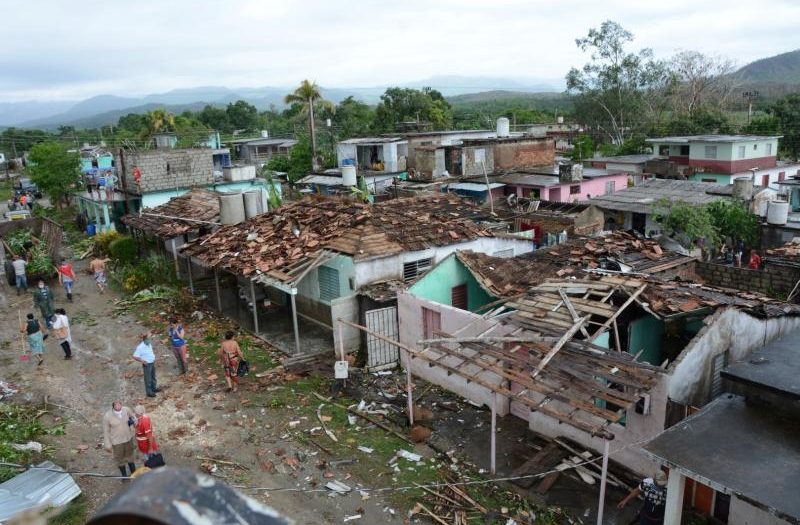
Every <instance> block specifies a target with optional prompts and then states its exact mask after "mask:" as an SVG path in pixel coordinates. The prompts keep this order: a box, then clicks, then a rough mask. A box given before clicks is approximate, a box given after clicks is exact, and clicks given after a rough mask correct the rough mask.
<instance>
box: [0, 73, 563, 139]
mask: <svg viewBox="0 0 800 525" xmlns="http://www.w3.org/2000/svg"><path fill="white" fill-rule="evenodd" d="M426 86H427V87H432V88H434V89H438V90H439V91H441V92H442V94H443V95H445V96H454V95H460V94H463V93H474V92H480V91H488V90H494V89H512V90H514V91H517V92H523V93H534V92H542V91H560V90H562V89H563V81H561V80H558V79H550V80H525V79H518V78H499V77H461V76H437V77H431V78H428V79H425V80H420V81H416V82H410V83H406V84H404V85H403V87H412V88H422V87H426ZM387 87H388V86H374V87H367V88H336V87H333V88H328V87H323V89H322V91H323V95H324V97H325V98H326V99H328V100H331V101H332V102H340V101H342V100H344V99H345V98H347V97H350V96H352V97H354V98H356V99H358V100H361V101H363V102H366V103H368V104H376V103H377V102H378V101H379V100H380V96H381V95H382V94H383V93H384V91H386V88H387ZM292 89H294V88H293V87H289V86H285V87H272V86H268V87H260V88H237V89H231V88H227V87H222V86H204V87H196V88H190V89H174V90H172V91H168V92H166V93H158V94H152V95H147V96H144V97H137V98H134V97H118V96H115V95H98V96H95V97H91V98H88V99H86V100H82V101H71V102H63V101H61V102H40V101H30V102H17V103H3V104H0V126H3V127H10V126H16V127H21V128H44V129H54V128H57V127H58V126H61V125H68V126H75V127H79V128H93V127H98V126H105V125H109V124H116V122H117V120H118V119H119V117H121V116H124V115H127V114H128V113H144V112H146V111H150V110H152V109H155V108H161V107H163V108H165V109H166V110H168V111H171V112H173V113H181V112H183V111H186V110H192V111H194V110H199V109H202V108H203V107H204V106H206V105H208V104H210V105H212V106H225V105H227V104H229V103H230V102H234V101H236V100H246V101H247V102H249V103H251V104H253V105H254V106H256V107H257V108H258V109H259V110H265V109H268V108H269V107H270V106H275V107H278V108H281V107H284V103H283V98H284V97H285V96H286V94H287V93H289V92H291V91H292Z"/></svg>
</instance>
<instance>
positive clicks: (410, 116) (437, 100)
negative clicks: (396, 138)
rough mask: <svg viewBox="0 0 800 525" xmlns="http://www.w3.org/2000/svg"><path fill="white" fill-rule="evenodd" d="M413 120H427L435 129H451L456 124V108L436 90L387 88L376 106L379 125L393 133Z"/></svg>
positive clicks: (376, 123)
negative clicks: (454, 113)
mask: <svg viewBox="0 0 800 525" xmlns="http://www.w3.org/2000/svg"><path fill="white" fill-rule="evenodd" d="M412 121H419V122H428V123H430V124H431V126H433V128H434V129H449V128H450V127H452V125H453V110H452V108H451V107H450V104H448V102H447V101H446V100H445V99H444V97H443V96H442V94H441V93H439V92H438V91H436V90H435V89H423V90H419V89H410V88H399V87H393V88H389V89H387V90H386V91H385V92H384V94H383V95H381V102H380V103H379V104H378V107H377V108H376V109H375V126H376V128H377V129H378V130H381V131H385V132H392V131H395V130H396V129H397V124H399V123H401V122H412Z"/></svg>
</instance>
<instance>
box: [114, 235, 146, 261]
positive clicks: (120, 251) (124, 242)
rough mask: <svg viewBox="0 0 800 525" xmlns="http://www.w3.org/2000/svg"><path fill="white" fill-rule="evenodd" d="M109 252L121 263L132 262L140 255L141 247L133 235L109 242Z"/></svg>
mask: <svg viewBox="0 0 800 525" xmlns="http://www.w3.org/2000/svg"><path fill="white" fill-rule="evenodd" d="M108 253H109V255H110V256H111V258H112V259H114V260H115V261H116V262H118V263H119V264H132V263H133V262H134V261H135V260H136V258H137V257H138V255H139V249H138V246H136V240H135V239H134V238H133V237H120V238H119V239H115V240H114V241H112V242H111V244H109V246H108Z"/></svg>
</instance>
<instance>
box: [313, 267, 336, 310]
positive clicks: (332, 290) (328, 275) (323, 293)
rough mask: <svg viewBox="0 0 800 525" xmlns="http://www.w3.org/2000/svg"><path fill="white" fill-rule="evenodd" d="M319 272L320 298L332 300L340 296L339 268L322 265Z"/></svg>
mask: <svg viewBox="0 0 800 525" xmlns="http://www.w3.org/2000/svg"><path fill="white" fill-rule="evenodd" d="M317 272H318V275H319V298H320V299H321V300H323V301H328V302H330V301H332V300H334V299H336V298H337V297H339V270H336V269H335V268H329V267H327V266H320V267H319V268H318V269H317Z"/></svg>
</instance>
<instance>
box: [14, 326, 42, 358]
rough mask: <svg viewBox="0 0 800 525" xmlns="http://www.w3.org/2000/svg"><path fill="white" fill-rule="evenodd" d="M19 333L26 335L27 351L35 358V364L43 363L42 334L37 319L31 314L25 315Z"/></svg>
mask: <svg viewBox="0 0 800 525" xmlns="http://www.w3.org/2000/svg"><path fill="white" fill-rule="evenodd" d="M19 331H20V332H21V333H24V334H27V336H28V351H29V352H30V353H31V355H33V356H35V357H36V359H37V361H38V362H37V363H36V366H42V365H43V364H44V334H43V333H42V327H41V326H40V325H39V321H37V320H36V318H34V316H33V314H28V315H27V320H26V322H25V324H24V325H23V326H21V327H20V330H19Z"/></svg>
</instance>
